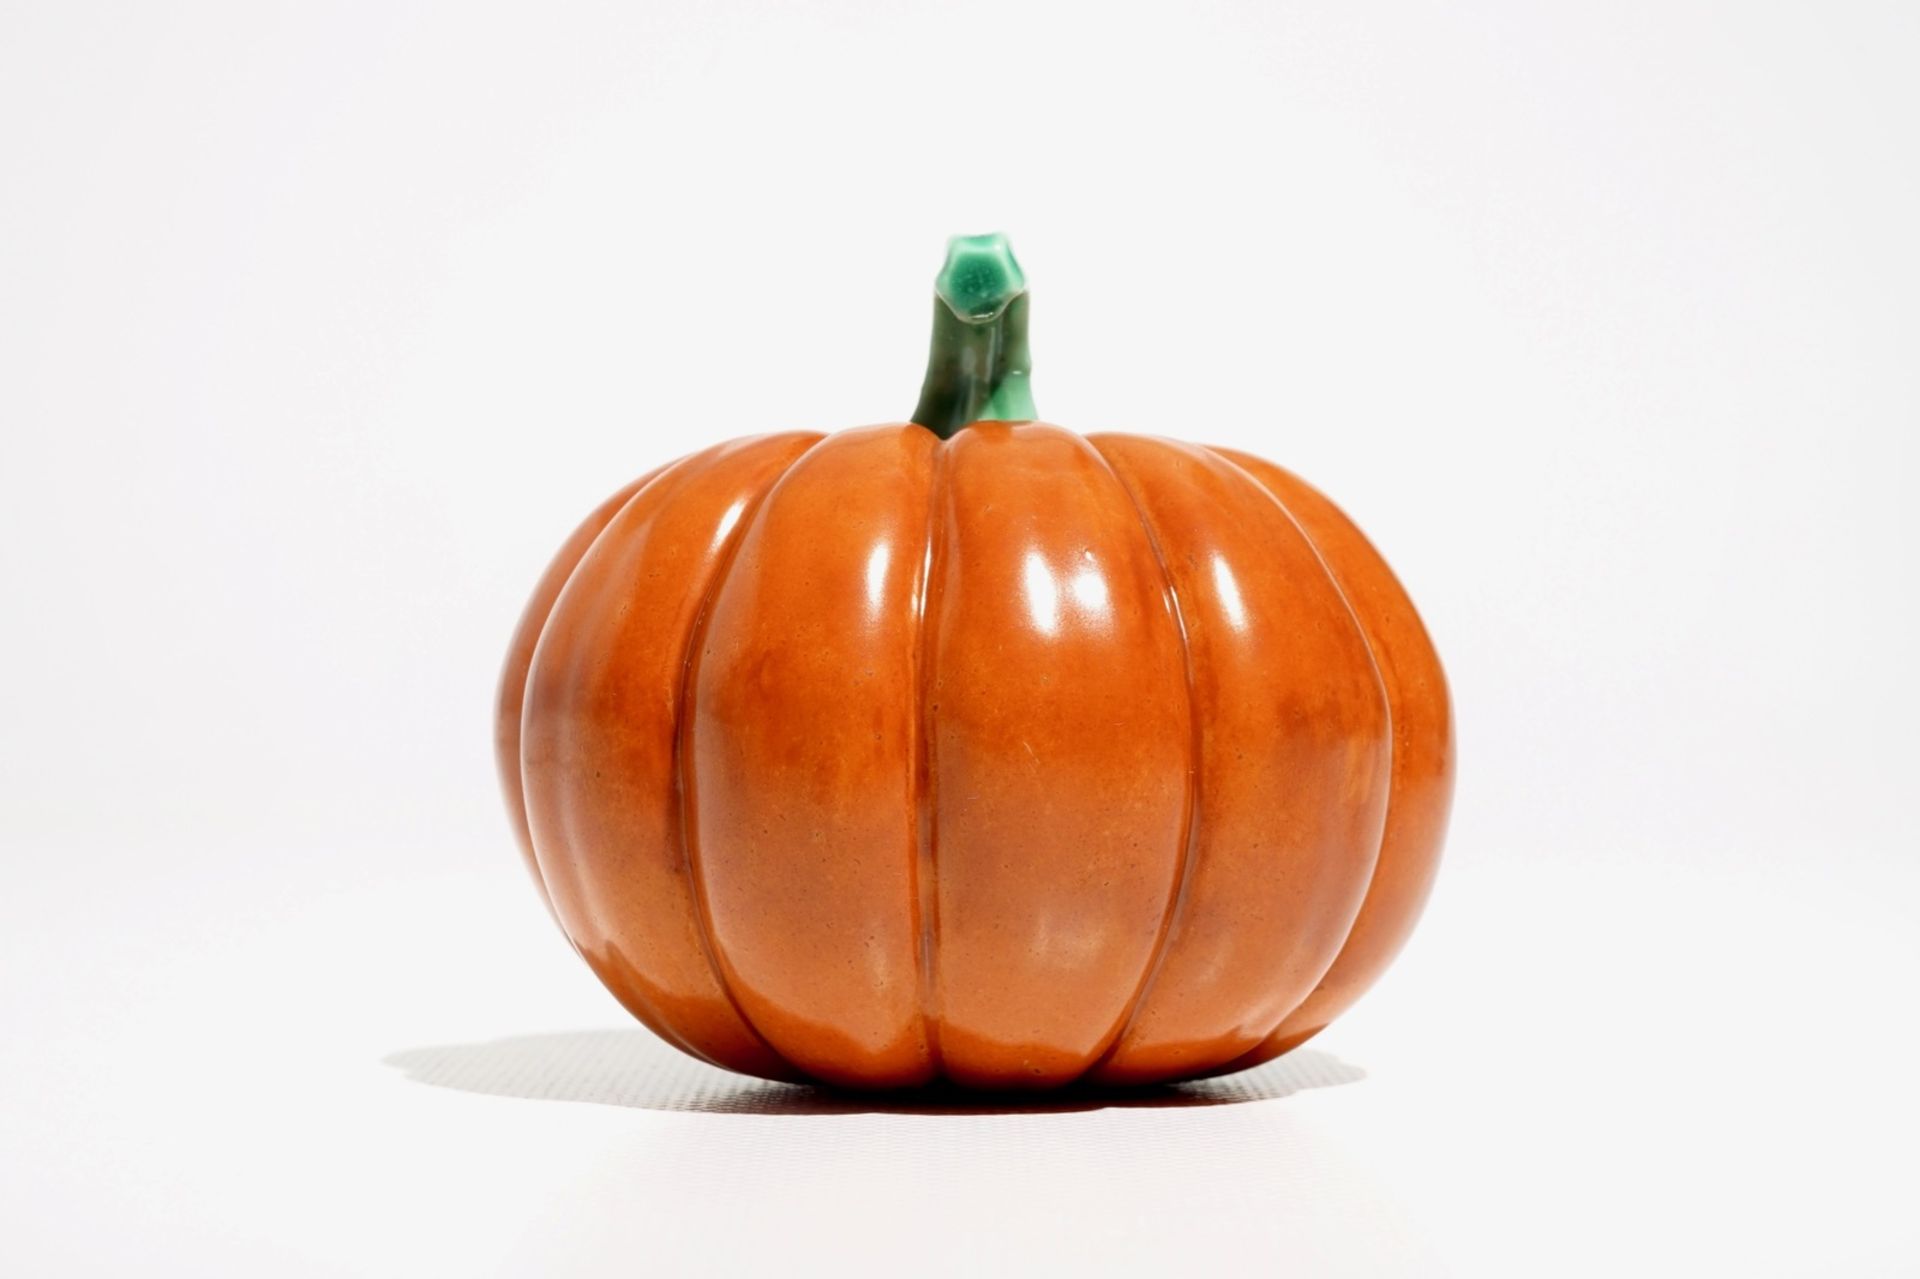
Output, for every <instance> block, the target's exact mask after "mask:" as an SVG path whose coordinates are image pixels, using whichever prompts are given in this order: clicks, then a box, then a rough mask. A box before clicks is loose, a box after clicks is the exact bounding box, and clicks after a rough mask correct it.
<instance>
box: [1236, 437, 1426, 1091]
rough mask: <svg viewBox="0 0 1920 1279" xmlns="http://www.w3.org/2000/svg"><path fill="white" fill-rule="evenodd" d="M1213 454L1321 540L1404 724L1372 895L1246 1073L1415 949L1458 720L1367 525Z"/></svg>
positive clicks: (1260, 470)
mask: <svg viewBox="0 0 1920 1279" xmlns="http://www.w3.org/2000/svg"><path fill="white" fill-rule="evenodd" d="M1210 451H1211V452H1212V453H1214V454H1215V455H1217V456H1219V457H1221V458H1222V459H1224V460H1225V461H1227V462H1228V463H1230V464H1232V465H1234V466H1236V467H1238V468H1239V469H1241V470H1242V471H1243V472H1245V473H1246V475H1247V476H1248V478H1249V480H1250V482H1252V483H1254V484H1256V485H1258V486H1259V488H1260V489H1261V491H1262V492H1264V493H1266V494H1267V495H1268V496H1269V497H1270V498H1271V499H1272V500H1273V502H1274V503H1275V504H1276V505H1278V506H1279V507H1280V508H1281V509H1282V510H1285V511H1287V512H1288V515H1289V517H1290V518H1292V519H1293V520H1294V521H1295V523H1296V524H1298V525H1299V526H1300V528H1301V530H1302V532H1303V533H1305V534H1306V535H1307V537H1308V538H1309V539H1310V540H1311V541H1312V542H1313V543H1314V545H1315V548H1316V550H1317V551H1318V553H1319V554H1320V556H1321V558H1322V560H1323V561H1324V562H1325V563H1326V564H1327V567H1328V572H1329V574H1330V575H1331V576H1332V578H1333V580H1334V581H1335V582H1336V583H1338V584H1339V586H1340V589H1341V591H1342V593H1343V594H1344V595H1345V596H1346V598H1347V599H1348V602H1349V604H1350V606H1351V607H1352V609H1353V612H1354V616H1355V618H1356V620H1357V621H1358V622H1359V624H1360V627H1361V631H1362V633H1363V634H1364V635H1365V636H1366V639H1367V645H1368V648H1369V650H1370V651H1371V652H1372V653H1373V655H1374V660H1375V662H1376V664H1377V666H1378V667H1379V669H1380V674H1381V679H1382V682H1383V684H1384V686H1385V688H1386V691H1387V699H1388V704H1389V706H1390V707H1391V709H1392V712H1393V726H1394V752H1393V776H1392V787H1391V790H1390V793H1389V801H1388V810H1387V815H1386V820H1385V823H1384V824H1383V829H1382V834H1381V842H1380V855H1379V857H1378V859H1377V862H1376V866H1375V870H1374V874H1373V877H1372V879H1371V881H1370V883H1369V885H1368V889H1367V895H1366V899H1365V901H1364V902H1363V903H1362V906H1361V909H1360V912H1359V914H1358V916H1357V917H1356V918H1355V920H1354V924H1353V927H1352V929H1351V930H1350V931H1349V933H1348V937H1347V940H1346V943H1345V944H1344V945H1343V946H1342V948H1341V951H1340V954H1339V955H1338V956H1336V958H1335V959H1334V962H1333V963H1332V965H1330V966H1329V968H1328V970H1327V972H1326V973H1325V974H1324V975H1323V977H1322V979H1321V981H1320V982H1319V984H1318V985H1317V986H1316V988H1315V989H1314V991H1313V992H1312V993H1311V994H1310V995H1309V996H1308V998H1307V999H1306V1000H1305V1001H1303V1003H1302V1004H1301V1005H1300V1006H1299V1007H1298V1008H1296V1009H1295V1010H1294V1011H1293V1012H1292V1013H1290V1014H1289V1015H1288V1017H1287V1018H1286V1019H1285V1020H1283V1021H1282V1023H1281V1024H1280V1025H1279V1026H1278V1027H1277V1028H1276V1029H1275V1030H1274V1032H1273V1033H1272V1034H1271V1035H1270V1036H1268V1037H1267V1038H1266V1039H1265V1040H1264V1041H1263V1042H1262V1043H1261V1044H1260V1045H1258V1046H1257V1047H1256V1048H1254V1049H1253V1050H1252V1051H1250V1052H1248V1053H1246V1054H1245V1055H1243V1056H1241V1057H1239V1058H1237V1059H1235V1060H1234V1061H1233V1062H1230V1063H1228V1064H1227V1065H1226V1066H1225V1067H1224V1068H1223V1069H1224V1070H1240V1069H1245V1068H1247V1067H1250V1066H1255V1065H1258V1064H1259V1063H1260V1062H1263V1061H1268V1060H1271V1059H1272V1058H1274V1057H1277V1056H1279V1055H1280V1054H1282V1053H1284V1052H1288V1051H1290V1050H1291V1049H1293V1048H1295V1047H1298V1046H1299V1045H1300V1044H1301V1043H1304V1042H1305V1041H1306V1040H1308V1039H1310V1038H1312V1037H1313V1036H1314V1035H1315V1034H1318V1033H1319V1031H1320V1030H1321V1029H1323V1028H1324V1027H1325V1026H1326V1025H1327V1024H1328V1023H1329V1022H1330V1021H1332V1020H1333V1019H1334V1018H1335V1017H1337V1016H1338V1015H1339V1014H1340V1013H1341V1012H1344V1011H1345V1010H1346V1009H1347V1008H1348V1007H1350V1006H1352V1004H1353V1003H1354V1002H1355V1001H1357V1000H1358V999H1359V997H1360V996H1361V995H1362V994H1364V993H1365V992H1366V990H1367V989H1368V988H1369V987H1371V986H1372V984H1373V983H1374V981H1375V980H1377V979H1378V977H1379V976H1380V974H1381V973H1382V972H1384V971H1385V969H1386V967H1387V965H1388V964H1389V963H1390V962H1391V961H1392V959H1393V957H1394V956H1395V955H1396V954H1397V953H1398V952H1399V950H1400V948H1401V947H1402V946H1403V945H1404V944H1405V943H1406V940H1407V938H1408V936H1409V935H1410V934H1411V933H1412V931H1413V927H1414V925H1415V923H1417V922H1418V920H1419V916H1420V911H1421V908H1422V906H1423V905H1424V904H1425V901H1426V898H1427V895H1428V893H1429V892H1430V891H1431V889H1432V885H1433V877H1434V873H1435V871H1436V870H1437V869H1438V865H1439V858H1440V850H1441V846H1442V844H1443V842H1444V840H1445V835H1446V825H1447V818H1448V814H1449V810H1450V808H1451V801H1452V795H1453V779H1454V742H1453V716H1452V708H1451V702H1450V698H1449V695H1448V691H1447V681H1446V674H1445V672H1444V670H1443V669H1442V668H1441V665H1440V659H1439V656H1438V654H1437V653H1436V652H1435V650H1434V647H1433V643H1432V640H1431V639H1430V638H1429V637H1428V635H1427V631H1426V627H1425V625H1424V624H1423V623H1422V622H1421V620H1420V615H1419V612H1418V611H1417V610H1416V609H1415V607H1414V605H1413V601H1412V599H1411V598H1410V597H1409V596H1408V595H1407V592H1406V590H1405V588H1404V587H1403V586H1401V584H1400V582H1399V580H1398V579H1397V578H1396V577H1395V576H1394V573H1393V570H1392V569H1391V568H1390V567H1389V566H1388V565H1387V562H1386V560H1385V559H1384V558H1383V557H1382V556H1381V555H1380V553H1379V552H1378V551H1377V550H1376V549H1375V548H1374V547H1373V545H1372V543H1371V542H1369V541H1368V540H1367V538H1366V536H1365V535H1364V534H1363V533H1362V532H1361V531H1360V529H1359V528H1358V526H1356V525H1355V524H1354V523H1353V521H1352V520H1351V519H1350V518H1348V517H1347V515H1346V514H1345V513H1344V512H1342V511H1341V510H1340V509H1339V507H1337V506H1335V505H1334V503H1333V502H1332V501H1330V500H1329V499H1328V498H1326V497H1325V496H1324V495H1323V494H1321V493H1320V492H1319V491H1318V490H1317V489H1315V488H1313V487H1312V486H1311V485H1309V484H1307V483H1306V481H1304V480H1302V479H1300V478H1299V477H1298V476H1296V475H1294V474H1293V473H1292V472H1290V471H1287V470H1285V469H1284V468H1282V467H1278V466H1275V465H1274V464H1273V463H1271V462H1267V461H1265V460H1264V459H1262V458H1258V457H1254V456H1252V455H1250V454H1245V453H1240V452H1237V451H1235V450H1231V449H1220V448H1216V449H1213V450H1210Z"/></svg>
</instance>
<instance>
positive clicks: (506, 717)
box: [493, 462, 679, 932]
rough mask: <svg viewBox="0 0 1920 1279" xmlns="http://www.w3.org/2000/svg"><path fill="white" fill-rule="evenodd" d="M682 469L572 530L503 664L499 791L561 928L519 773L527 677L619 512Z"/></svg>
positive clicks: (610, 500) (498, 697) (498, 698)
mask: <svg viewBox="0 0 1920 1279" xmlns="http://www.w3.org/2000/svg"><path fill="white" fill-rule="evenodd" d="M677 465H679V463H678V462H669V463H667V464H666V465H665V466H657V467H655V468H654V469H653V470H651V471H648V472H646V473H645V474H644V475H642V476H641V477H640V478H639V479H637V480H630V481H628V482H627V483H626V484H625V485H624V486H622V487H621V488H620V489H619V490H618V491H616V492H615V493H613V494H612V495H611V496H609V497H607V498H606V499H605V500H604V501H602V502H601V503H600V505H598V506H596V507H594V508H593V510H592V511H591V512H589V513H588V515H587V518H586V519H584V520H582V521H580V523H579V524H577V525H575V526H574V530H573V532H572V533H570V534H569V535H568V536H567V540H566V541H565V542H563V543H562V544H561V546H560V549H559V550H558V551H556V552H555V553H554V556H553V558H552V559H551V560H549V561H548V562H547V568H546V571H545V572H544V573H542V574H541V575H540V580H539V581H538V582H536V583H535V584H534V588H533V595H532V596H531V598H529V599H528V600H527V605H526V607H525V608H524V609H522V610H521V613H520V621H519V624H518V625H517V626H515V628H514V633H513V638H512V639H511V640H510V641H509V642H508V644H507V660H506V661H505V662H504V663H503V664H502V666H501V670H500V685H499V689H498V691H497V692H496V693H495V694H494V724H493V746H494V763H495V766H496V767H497V768H498V769H499V772H500V788H501V790H502V791H503V792H504V794H505V796H506V801H507V816H508V818H509V820H510V821H511V822H512V824H513V833H514V835H515V836H516V837H517V838H518V839H519V841H520V851H521V853H522V854H523V855H524V856H525V858H526V863H527V870H528V871H529V872H531V873H532V875H533V882H534V886H535V887H536V888H538V889H539V890H540V900H541V901H542V902H544V903H545V904H546V907H547V913H548V914H549V915H551V916H552V917H553V922H554V923H555V924H556V925H558V924H559V923H560V916H559V914H558V913H557V912H556V911H555V909H554V905H553V893H552V892H551V891H550V890H549V889H548V888H547V879H546V875H545V874H544V873H543V872H542V871H541V869H540V859H539V857H538V856H537V855H536V854H535V853H534V849H533V827H532V824H531V823H530V822H529V821H528V819H527V784H526V779H525V778H524V777H523V776H522V775H521V771H520V770H521V758H520V742H521V722H520V721H521V715H522V713H523V712H524V711H525V710H526V697H527V679H528V677H529V676H531V675H532V673H533V658H534V654H535V653H536V652H537V651H538V650H539V647H540V637H541V636H542V635H545V634H546V633H547V623H548V622H550V621H552V620H553V610H554V608H555V606H556V605H558V604H559V602H560V596H561V593H562V592H564V591H565V590H566V587H567V583H568V582H571V581H572V580H573V575H574V572H575V570H577V569H578V568H579V567H580V562H581V561H582V560H584V559H586V558H587V555H588V553H589V552H591V551H592V550H593V548H594V544H595V543H597V542H598V541H599V540H600V538H601V537H602V536H603V535H604V534H605V533H606V531H607V529H608V527H609V526H611V525H612V524H613V522H614V520H616V519H618V518H619V516H620V512H621V511H624V510H625V509H626V508H627V503H629V502H631V501H632V500H633V499H634V498H636V497H638V496H640V494H641V493H642V492H643V491H644V490H645V489H646V488H647V487H648V486H649V485H651V484H652V483H653V482H654V481H655V480H657V479H659V478H660V477H661V476H663V475H665V474H666V473H667V472H668V471H670V470H672V469H673V468H674V467H675V466H677ZM589 530H591V531H589ZM562 931H563V932H564V931H565V930H564V929H562Z"/></svg>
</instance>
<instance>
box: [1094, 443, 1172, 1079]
mask: <svg viewBox="0 0 1920 1279" xmlns="http://www.w3.org/2000/svg"><path fill="white" fill-rule="evenodd" d="M1087 445H1088V447H1089V448H1091V449H1092V451H1093V453H1094V455H1095V456H1096V457H1098V458H1099V459H1100V464H1101V465H1102V466H1104V467H1105V468H1106V471H1107V474H1108V475H1111V476H1112V477H1113V479H1114V482H1115V483H1117V484H1118V485H1119V486H1120V488H1121V491H1123V492H1124V493H1126V495H1127V500H1128V501H1129V502H1131V503H1132V504H1133V513H1134V514H1135V515H1136V516H1137V517H1139V520H1140V528H1141V531H1142V532H1143V533H1145V535H1146V539H1147V549H1148V550H1149V551H1151V552H1152V553H1153V562H1154V565H1155V566H1156V567H1157V568H1158V569H1159V570H1160V582H1161V589H1162V592H1163V597H1164V602H1165V605H1166V608H1167V612H1168V613H1169V614H1170V615H1171V616H1172V618H1173V626H1174V632H1175V634H1177V635H1178V636H1179V639H1180V668H1181V670H1182V671H1183V672H1184V674H1185V676H1186V682H1187V804H1186V813H1185V815H1184V816H1183V817H1182V819H1181V828H1182V841H1181V843H1182V847H1181V852H1180V870H1179V872H1178V873H1177V874H1176V875H1175V877H1174V881H1173V891H1172V892H1170V893H1169V894H1168V895H1167V910H1166V914H1165V915H1163V916H1162V917H1161V920H1160V932H1159V934H1158V935H1157V936H1156V937H1155V938H1154V942H1153V950H1152V951H1151V952H1150V953H1149V955H1148V959H1147V963H1146V966H1145V967H1144V968H1143V969H1142V970H1141V973H1140V984H1139V986H1137V987H1136V988H1135V989H1134V992H1133V998H1132V999H1131V1000H1130V1001H1129V1002H1128V1004H1127V1007H1126V1011H1125V1012H1124V1013H1122V1014H1121V1017H1120V1021H1119V1023H1118V1029H1117V1030H1116V1031H1115V1032H1114V1036H1113V1039H1112V1041H1111V1042H1109V1043H1108V1044H1107V1046H1106V1048H1105V1049H1104V1050H1103V1051H1102V1052H1101V1053H1100V1054H1099V1055H1098V1056H1096V1057H1095V1058H1094V1061H1093V1064H1092V1065H1091V1066H1089V1067H1087V1069H1086V1070H1085V1071H1083V1072H1081V1078H1083V1079H1085V1078H1089V1077H1091V1076H1092V1075H1094V1074H1096V1073H1098V1072H1099V1071H1100V1070H1102V1069H1104V1068H1105V1067H1106V1065H1107V1064H1108V1063H1109V1062H1111V1061H1112V1060H1113V1059H1114V1057H1115V1056H1116V1055H1118V1053H1119V1052H1120V1049H1121V1047H1122V1046H1123V1045H1124V1044H1125V1043H1126V1040H1127V1036H1128V1034H1130V1033H1131V1032H1132V1030H1133V1026H1134V1023H1135V1022H1136V1021H1138V1020H1139V1018H1140V1011H1141V1009H1143V1008H1145V1007H1146V1003H1147V996H1148V994H1149V993H1151V991H1152V990H1153V983H1154V979H1155V978H1157V977H1158V976H1159V975H1160V969H1161V968H1162V966H1164V965H1165V964H1166V962H1167V951H1168V950H1169V949H1170V943H1171V942H1172V940H1173V931H1174V929H1175V928H1176V927H1177V926H1178V925H1179V922H1180V916H1181V914H1182V911H1183V909H1184V907H1185V906H1186V904H1187V897H1188V894H1189V891H1190V889H1191V887H1192V884H1193V867H1194V863H1195V862H1196V861H1198V860H1199V852H1200V733H1201V725H1200V710H1199V705H1198V703H1199V682H1198V681H1197V680H1196V679H1195V678H1194V673H1193V645H1192V644H1191V643H1190V642H1189V641H1188V638H1187V617H1186V612H1185V610H1184V609H1183V608H1182V607H1181V605H1180V592H1179V590H1178V588H1176V587H1175V586H1174V584H1173V573H1172V572H1171V571H1170V570H1169V569H1168V568H1167V558H1166V555H1165V553H1164V552H1163V551H1162V550H1161V547H1160V538H1159V535H1158V534H1156V533H1155V532H1154V531H1153V523H1152V521H1150V520H1149V519H1148V518H1147V512H1146V508H1145V507H1144V506H1142V505H1141V504H1140V499H1139V497H1138V496H1137V495H1136V494H1135V493H1134V491H1133V486H1132V485H1130V484H1128V483H1127V481H1126V479H1125V478H1124V477H1122V476H1121V474H1120V472H1119V470H1118V469H1117V468H1116V467H1115V466H1114V465H1113V463H1112V462H1111V461H1109V460H1108V458H1107V455H1106V454H1105V453H1102V452H1101V451H1100V446H1099V444H1098V443H1096V442H1094V441H1092V440H1088V441H1087Z"/></svg>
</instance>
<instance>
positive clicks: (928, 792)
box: [911, 440, 947, 1081]
mask: <svg viewBox="0 0 1920 1279" xmlns="http://www.w3.org/2000/svg"><path fill="white" fill-rule="evenodd" d="M932 456H933V461H932V467H933V475H932V478H931V480H930V481H929V483H928V485H927V541H926V547H925V549H924V551H923V552H922V554H921V561H920V581H919V585H918V589H917V590H916V591H915V593H914V645H913V672H914V680H913V683H914V687H913V695H914V698H915V703H914V706H915V714H914V716H913V718H912V724H913V732H914V749H913V772H912V780H911V785H912V786H913V810H914V824H915V829H914V831H913V837H914V864H913V884H914V915H915V919H914V926H915V929H916V931H917V932H918V935H919V938H920V950H919V971H920V1025H921V1033H922V1035H923V1036H924V1038H925V1039H926V1044H927V1061H928V1065H929V1069H930V1072H931V1073H930V1074H929V1076H928V1079H929V1080H930V1081H933V1080H938V1079H939V1078H940V1077H941V1075H942V1073H943V1072H944V1069H945V1067H944V1064H943V1062H942V1059H941V1055H940V987H939V981H938V974H937V972H936V970H935V962H936V957H937V954H938V951H939V934H940V894H939V880H938V867H937V848H936V840H937V838H938V832H937V822H938V816H939V814H938V810H937V808H936V804H935V795H934V772H933V767H934V761H933V711H934V701H933V698H934V697H935V695H936V694H937V689H936V688H935V684H934V679H933V658H934V653H933V642H932V641H933V638H934V636H935V635H937V633H938V632H937V630H936V629H934V628H935V627H936V623H937V619H938V615H939V608H940V606H939V603H938V600H939V596H938V595H937V593H936V585H935V584H936V575H937V574H940V573H943V572H945V571H946V546H945V540H944V539H943V538H942V537H941V536H940V529H941V526H942V524H943V523H944V520H942V518H941V516H942V513H943V506H944V504H945V502H946V492H947V444H946V441H945V440H942V441H940V442H939V443H938V444H936V445H935V446H934V448H933V455H932ZM930 631H931V632H932V633H931V634H930Z"/></svg>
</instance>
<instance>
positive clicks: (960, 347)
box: [913, 232, 1034, 440]
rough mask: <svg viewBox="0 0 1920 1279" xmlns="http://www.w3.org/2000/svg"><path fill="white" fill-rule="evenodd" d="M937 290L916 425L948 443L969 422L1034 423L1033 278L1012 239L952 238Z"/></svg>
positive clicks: (984, 236) (991, 236) (935, 286)
mask: <svg viewBox="0 0 1920 1279" xmlns="http://www.w3.org/2000/svg"><path fill="white" fill-rule="evenodd" d="M933 291H934V300H933V344H932V349H931V350H930V351H929V352H928V354H927V380H926V381H925V382H924V383H922V384H921V387H920V406H919V407H918V408H916V409H915V410H914V411H913V420H914V421H916V422H918V423H919V424H920V425H921V426H924V427H926V428H927V429H928V430H930V431H932V432H933V433H934V434H935V435H938V436H939V437H940V438H941V439H943V440H945V439H951V438H952V437H953V433H954V432H955V431H957V430H959V429H960V428H961V427H963V426H965V425H967V424H968V423H969V422H1025V421H1030V420H1032V418H1033V417H1034V408H1033V385H1032V374H1033V358H1032V356H1031V354H1030V353H1029V352H1028V350H1027V309H1028V308H1027V277H1026V276H1025V275H1023V274H1022V273H1021V271H1020V264H1019V263H1018V262H1016V261H1015V260H1014V257H1013V249H1012V248H1011V247H1010V246H1009V245H1008V244H1007V237H1006V236H1004V235H1001V234H999V233H998V232H995V233H994V234H992V235H956V236H954V237H953V239H951V240H949V241H948V242H947V263H946V265H945V266H943V267H941V268H940V276H939V278H938V279H937V280H935V281H934V284H933Z"/></svg>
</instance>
